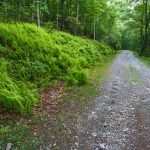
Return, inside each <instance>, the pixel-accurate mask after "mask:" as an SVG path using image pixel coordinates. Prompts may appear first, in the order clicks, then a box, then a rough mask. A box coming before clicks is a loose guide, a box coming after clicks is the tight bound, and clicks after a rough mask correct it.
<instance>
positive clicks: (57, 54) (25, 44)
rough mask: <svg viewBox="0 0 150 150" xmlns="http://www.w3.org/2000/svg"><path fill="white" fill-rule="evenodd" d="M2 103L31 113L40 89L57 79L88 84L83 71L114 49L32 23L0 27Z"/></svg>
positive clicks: (0, 89) (2, 24)
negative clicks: (50, 30)
mask: <svg viewBox="0 0 150 150" xmlns="http://www.w3.org/2000/svg"><path fill="white" fill-rule="evenodd" d="M0 41H1V47H0V56H1V58H0V63H1V65H0V71H1V75H0V101H1V103H3V104H4V106H5V108H7V109H8V110H12V109H15V110H17V111H19V112H24V111H29V112H30V111H31V110H32V107H33V106H34V105H35V104H36V103H37V102H38V96H37V92H36V91H37V90H36V89H42V88H45V87H47V86H49V85H50V83H51V82H52V81H54V80H63V81H66V82H68V83H69V84H73V85H75V84H77V85H81V84H85V83H86V82H87V74H86V72H85V71H84V70H83V68H87V67H90V66H93V65H94V64H95V63H96V62H97V61H99V60H101V59H102V56H103V55H107V54H110V53H112V50H111V49H110V48H109V47H108V46H107V45H106V44H102V43H99V42H96V41H95V42H93V41H91V40H88V39H83V38H80V37H74V36H72V35H70V34H67V33H64V32H57V31H52V32H51V33H48V32H47V31H46V30H43V29H41V28H38V27H36V26H35V25H31V24H4V23H1V24H0Z"/></svg>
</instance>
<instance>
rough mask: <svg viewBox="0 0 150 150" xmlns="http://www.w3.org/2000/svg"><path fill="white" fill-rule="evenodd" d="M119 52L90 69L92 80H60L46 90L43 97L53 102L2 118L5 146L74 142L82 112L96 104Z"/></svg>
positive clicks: (16, 147)
mask: <svg viewBox="0 0 150 150" xmlns="http://www.w3.org/2000/svg"><path fill="white" fill-rule="evenodd" d="M115 56H116V54H113V55H109V56H106V57H104V58H103V61H101V62H98V63H97V64H96V65H95V66H94V67H91V68H89V69H86V72H87V74H88V76H89V80H88V82H87V83H86V84H85V85H82V86H77V85H74V86H70V85H67V84H66V85H64V84H62V83H60V84H57V86H55V87H53V88H50V89H49V90H47V91H44V93H43V94H44V95H45V97H44V95H43V99H44V98H45V99H46V97H48V98H49V100H51V103H50V104H47V103H46V102H45V101H44V102H45V103H46V105H47V106H45V105H44V106H43V105H42V106H41V105H40V106H38V107H37V108H36V111H35V112H34V115H31V116H29V115H26V116H18V115H16V116H12V115H11V116H8V119H7V118H6V120H3V121H2V122H1V130H0V134H1V139H0V141H1V147H2V148H5V147H6V145H7V144H8V143H11V144H13V145H12V148H15V149H18V150H20V149H29V150H30V149H31V150H32V149H38V148H40V147H42V148H47V147H51V148H52V149H60V148H61V147H62V145H63V144H64V145H65V144H67V143H69V142H71V141H70V140H71V138H72V136H74V133H75V132H76V123H77V118H78V116H79V115H80V113H82V112H83V111H86V110H87V109H88V108H89V107H90V106H91V105H92V102H93V98H94V97H96V96H99V88H100V86H99V85H102V83H103V82H104V81H105V79H106V78H107V71H108V69H109V66H110V64H111V62H112V60H113V59H114V58H115ZM54 92H55V93H54ZM53 102H56V103H57V105H55V104H53ZM8 115H9V114H8ZM13 117H14V118H13ZM16 117H18V119H16Z"/></svg>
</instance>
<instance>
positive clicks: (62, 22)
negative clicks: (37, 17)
mask: <svg viewBox="0 0 150 150" xmlns="http://www.w3.org/2000/svg"><path fill="white" fill-rule="evenodd" d="M64 3H65V0H61V2H60V5H61V6H60V7H61V22H60V30H63V28H64Z"/></svg>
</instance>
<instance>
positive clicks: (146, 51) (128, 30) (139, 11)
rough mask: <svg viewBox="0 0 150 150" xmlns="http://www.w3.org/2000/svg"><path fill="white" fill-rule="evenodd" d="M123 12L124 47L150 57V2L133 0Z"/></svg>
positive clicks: (147, 0)
mask: <svg viewBox="0 0 150 150" xmlns="http://www.w3.org/2000/svg"><path fill="white" fill-rule="evenodd" d="M125 6H126V7H125V9H123V10H122V15H121V21H122V28H121V30H120V31H121V32H122V47H123V48H125V49H132V50H136V51H137V52H138V53H139V54H140V55H141V56H143V55H145V56H150V1H149V0H136V1H135V0H132V1H129V2H128V3H126V5H125Z"/></svg>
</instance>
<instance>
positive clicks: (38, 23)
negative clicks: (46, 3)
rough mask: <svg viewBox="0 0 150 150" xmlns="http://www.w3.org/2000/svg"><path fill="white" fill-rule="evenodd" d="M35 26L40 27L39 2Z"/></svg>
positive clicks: (38, 3)
mask: <svg viewBox="0 0 150 150" xmlns="http://www.w3.org/2000/svg"><path fill="white" fill-rule="evenodd" d="M37 26H38V27H40V2H37Z"/></svg>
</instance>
